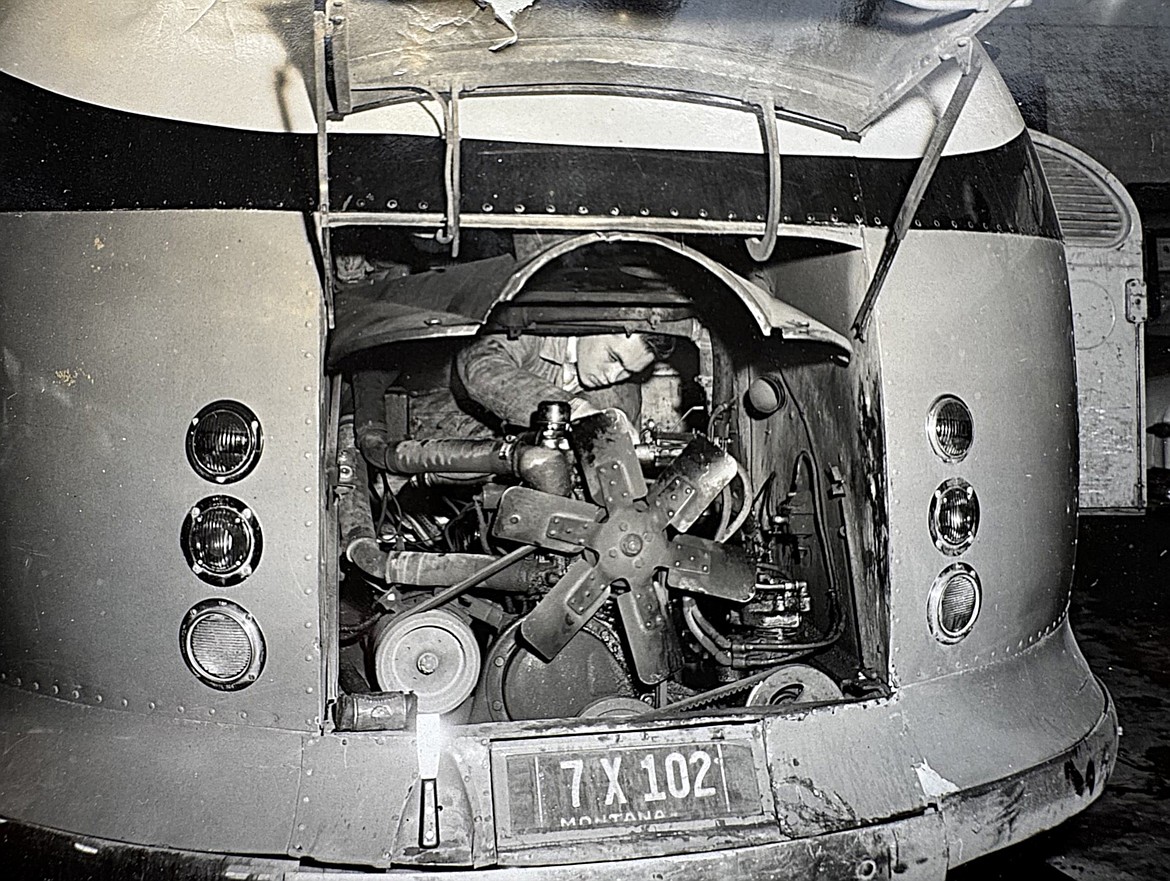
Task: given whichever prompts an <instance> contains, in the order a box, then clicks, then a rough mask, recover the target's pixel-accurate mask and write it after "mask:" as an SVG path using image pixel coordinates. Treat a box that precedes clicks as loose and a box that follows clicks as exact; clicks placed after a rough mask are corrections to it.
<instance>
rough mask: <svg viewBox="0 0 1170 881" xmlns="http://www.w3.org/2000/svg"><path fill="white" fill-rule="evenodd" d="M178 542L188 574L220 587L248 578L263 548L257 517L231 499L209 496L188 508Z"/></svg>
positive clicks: (244, 506) (241, 504)
mask: <svg viewBox="0 0 1170 881" xmlns="http://www.w3.org/2000/svg"><path fill="white" fill-rule="evenodd" d="M179 541H180V544H181V545H182V547H183V554H184V556H186V558H187V564H188V565H189V566H190V567H191V571H192V572H194V573H195V574H196V575H198V576H199V577H200V578H202V579H203V580H204V581H206V582H207V583H208V584H215V585H218V586H220V587H226V586H228V585H231V584H239V583H240V582H241V581H243V580H244V579H245V578H247V577H248V576H249V575H251V574H252V572H253V571H254V570H255V568H256V565H257V563H259V562H260V551H261V549H262V546H263V537H262V534H261V532H260V522H259V521H258V520H257V519H256V515H255V514H254V513H253V512H252V510H251V509H250V508H249V507H248V506H247V505H245V504H244V503H243V502H241V501H240V500H239V499H233V498H232V497H231V496H209V497H208V498H206V499H203V500H202V501H201V502H199V503H198V504H197V505H195V506H194V507H193V508H191V510H190V511H188V512H187V517H186V519H184V520H183V530H182V533H181V534H180V536H179Z"/></svg>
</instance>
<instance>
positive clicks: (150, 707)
mask: <svg viewBox="0 0 1170 881" xmlns="http://www.w3.org/2000/svg"><path fill="white" fill-rule="evenodd" d="M146 706H147V707H148V708H149V709H152V710H153V709H154V708H155V702H154V701H151V702H150V703H148V704H147V705H146Z"/></svg>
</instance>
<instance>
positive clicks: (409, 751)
mask: <svg viewBox="0 0 1170 881" xmlns="http://www.w3.org/2000/svg"><path fill="white" fill-rule="evenodd" d="M1008 5H1009V0H991V2H988V3H984V4H980V5H979V6H978V8H975V4H963V3H955V4H949V3H943V2H939V0H931V2H927V0H916V2H914V3H911V2H876V3H855V2H852V0H849V2H841V3H837V4H834V3H815V4H813V3H798V4H785V5H784V7H783V9H781V8H779V7H777V5H776V4H772V3H766V2H744V0H737V2H734V3H732V2H726V0H662V2H652V3H637V4H633V3H629V4H627V3H624V2H620V0H612V2H609V0H607V2H591V3H588V4H573V3H569V2H561V0H541V2H540V3H539V4H536V5H531V4H530V5H529V6H530V8H525V7H524V4H504V3H497V4H496V5H495V8H494V9H493V8H492V7H491V6H489V5H484V6H482V7H481V6H480V5H478V4H476V3H472V2H470V0H433V2H428V3H398V2H387V0H344V2H342V0H327V2H324V3H322V4H318V6H317V8H316V9H311V8H304V9H302V8H301V4H293V3H289V2H263V0H253V2H250V3H236V4H213V5H212V6H210V7H208V8H207V9H205V10H185V9H184V10H175V9H162V8H161V7H155V6H154V5H153V4H149V3H140V4H134V3H132V4H130V6H129V7H126V6H125V5H122V6H120V7H119V8H118V10H117V11H114V10H112V9H109V10H107V9H104V8H101V9H99V8H94V7H86V8H85V9H74V8H71V9H70V10H69V11H68V12H67V13H65V12H61V13H56V12H54V13H51V14H46V13H45V12H44V9H43V8H42V7H35V8H34V7H32V6H29V7H21V8H17V9H14V10H11V11H9V12H8V13H6V15H7V19H6V22H5V29H4V30H5V33H4V36H3V38H0V68H2V69H3V70H4V71H5V74H4V77H5V78H4V80H3V90H2V92H0V94H2V96H3V97H2V100H3V101H4V102H5V110H6V112H7V113H6V116H7V118H8V119H10V120H12V125H13V127H12V129H11V140H12V142H13V143H14V144H16V145H17V146H19V147H20V149H19V150H14V151H12V152H10V153H9V157H10V158H9V159H7V160H5V161H6V162H8V163H9V168H10V169H12V173H11V174H7V175H6V176H5V177H6V183H4V184H3V185H0V189H2V190H3V210H4V212H5V213H3V214H2V215H0V226H2V229H3V233H4V238H5V241H6V243H7V246H6V247H5V249H4V250H3V253H2V254H0V292H2V293H0V348H2V353H3V363H4V369H3V372H2V374H0V379H2V382H3V388H2V390H0V401H2V402H3V411H2V413H3V418H2V421H0V431H2V435H0V477H2V478H3V484H4V486H5V490H4V493H3V497H2V501H0V579H2V583H3V590H2V591H0V597H2V598H0V718H2V719H3V720H4V723H3V725H0V816H2V817H3V818H5V820H6V822H4V823H3V824H2V825H0V842H3V844H2V846H0V851H2V859H3V860H4V861H5V862H6V864H11V865H14V866H17V867H18V868H19V867H21V866H23V867H26V869H27V872H26V874H30V875H31V874H33V873H35V874H36V876H37V877H41V875H42V874H43V872H44V871H46V870H45V869H44V866H46V865H48V866H53V867H56V868H55V869H53V871H56V872H57V873H58V874H59V875H61V876H67V875H70V874H74V875H77V876H86V877H90V876H93V875H94V874H98V875H101V876H102V877H127V878H129V877H134V878H139V877H143V876H144V875H150V874H154V875H158V876H160V877H185V876H190V877H210V876H211V875H213V874H216V875H217V876H219V875H222V876H223V877H229V878H243V877H256V878H259V877H272V878H277V877H283V878H285V879H290V881H291V879H309V878H325V877H328V878H334V877H339V876H338V875H337V874H336V873H342V874H341V875H340V877H365V876H370V877H375V876H377V877H381V876H383V875H384V874H385V873H387V872H391V873H396V874H401V875H409V876H410V877H412V878H414V877H417V878H424V879H425V878H438V877H440V876H441V877H443V878H445V879H455V878H465V877H472V876H474V877H477V878H489V879H490V878H493V877H497V876H498V877H500V878H504V877H507V878H531V879H552V878H562V877H567V876H568V875H569V874H573V875H579V874H583V873H587V874H588V875H589V877H591V878H614V879H618V878H620V879H623V881H625V879H631V878H635V879H637V878H642V879H647V881H649V879H658V878H662V877H665V876H666V875H668V874H669V875H670V876H671V877H673V878H695V879H698V878H707V877H711V876H713V875H715V874H718V875H719V876H720V877H726V878H741V877H742V878H755V877H792V878H804V877H809V878H812V877H817V878H842V879H844V878H849V879H854V878H860V879H869V878H878V877H882V878H892V877H899V878H906V879H911V878H914V879H919V878H922V879H925V878H942V877H944V876H945V874H946V872H947V870H948V869H949V868H951V867H953V866H956V865H960V864H962V863H965V862H968V861H970V860H972V859H974V858H976V857H978V856H980V855H982V854H986V853H989V852H991V851H994V850H997V849H999V848H1002V847H1005V846H1007V845H1010V844H1012V843H1013V842H1017V841H1020V840H1022V839H1024V838H1027V837H1028V836H1030V835H1033V834H1035V833H1037V832H1039V831H1041V830H1043V829H1046V828H1049V827H1051V826H1053V825H1055V824H1057V823H1059V822H1061V821H1062V820H1064V819H1065V818H1067V817H1070V816H1072V815H1074V814H1076V813H1077V812H1079V811H1081V810H1083V809H1084V808H1085V807H1086V806H1087V805H1088V804H1089V803H1090V802H1091V801H1092V800H1093V799H1094V798H1096V797H1097V796H1098V795H1099V794H1100V792H1101V790H1102V787H1103V786H1104V783H1105V780H1106V779H1107V777H1108V776H1109V773H1110V771H1111V769H1112V766H1113V762H1114V759H1115V756H1116V746H1117V736H1118V728H1117V719H1116V714H1115V712H1114V708H1113V705H1112V703H1111V700H1110V698H1109V695H1108V693H1107V692H1106V690H1105V689H1104V687H1103V686H1102V685H1101V684H1100V683H1099V682H1098V681H1097V680H1096V679H1095V678H1094V677H1093V675H1092V673H1091V671H1090V670H1089V668H1088V666H1087V665H1086V663H1085V660H1084V658H1083V657H1082V655H1081V653H1080V651H1079V649H1078V647H1077V644H1076V641H1075V640H1074V638H1073V635H1072V633H1071V631H1070V628H1069V623H1068V614H1067V612H1068V600H1069V590H1070V587H1071V583H1072V569H1073V557H1074V550H1075V541H1076V516H1077V473H1078V457H1077V445H1076V436H1077V395H1076V386H1075V372H1074V350H1073V341H1072V336H1071V331H1072V327H1073V322H1072V313H1071V309H1070V300H1069V285H1068V271H1067V267H1066V256H1065V249H1064V247H1063V245H1062V241H1061V233H1060V227H1059V224H1058V220H1057V215H1056V213H1055V211H1054V208H1053V203H1052V200H1051V197H1050V193H1049V189H1048V186H1047V184H1046V182H1045V177H1044V174H1043V173H1042V170H1041V167H1040V165H1039V162H1038V159H1037V156H1036V151H1035V149H1034V146H1033V143H1032V139H1031V137H1030V136H1029V133H1028V131H1027V130H1026V129H1025V128H1024V125H1023V122H1022V120H1021V118H1020V116H1019V113H1018V111H1017V109H1016V106H1015V104H1014V102H1013V100H1012V98H1011V95H1010V94H1009V92H1008V90H1007V88H1006V87H1005V86H1004V84H1003V82H1002V80H1001V79H1000V77H999V75H998V74H997V72H996V71H995V69H994V67H993V66H992V65H991V63H990V62H989V60H988V59H987V57H986V55H985V53H984V51H983V49H982V48H981V46H980V45H979V43H978V41H977V39H976V33H977V32H978V30H979V28H980V27H982V26H983V25H984V24H986V23H987V22H988V21H990V20H991V19H992V18H993V17H995V16H996V15H998V14H999V13H1000V12H1002V11H1003V10H1004V9H1005V8H1006V7H1007V6H1008ZM517 6H519V7H522V8H520V9H517V8H516V7H517ZM919 7H923V8H919ZM50 35H52V36H54V38H55V39H54V40H53V42H52V43H51V44H50V43H48V42H46V41H47V39H48V37H49V36H50ZM46 45H52V46H54V47H59V50H58V49H55V50H54V51H53V52H48V51H46V50H45V46H46ZM74 47H78V48H74ZM81 47H84V48H81ZM78 53H80V54H82V55H83V56H84V57H85V58H87V59H90V60H91V63H90V64H88V65H79V64H78V63H77V57H78ZM647 331H653V332H657V333H663V334H667V335H670V336H673V337H675V338H676V339H677V340H678V343H677V345H676V347H675V351H674V354H673V355H672V356H671V358H670V359H669V360H668V361H666V362H664V363H662V364H660V365H659V366H658V367H656V368H655V370H654V371H653V375H651V376H649V377H648V378H647V379H646V381H645V383H644V385H643V387H642V401H643V405H642V414H641V419H640V420H638V421H637V422H635V423H633V424H632V425H631V426H630V428H631V429H632V431H633V434H634V435H635V436H633V437H631V434H630V431H628V430H627V427H626V422H627V421H628V420H627V419H626V417H625V416H623V415H622V414H621V412H620V411H617V410H606V411H603V412H601V413H599V414H593V415H589V416H586V417H584V418H583V419H580V420H577V421H573V422H570V421H569V420H568V419H567V418H566V414H565V412H564V410H563V409H562V408H558V407H556V406H550V407H543V408H541V410H540V412H539V416H538V418H537V419H535V420H534V421H533V423H532V424H531V425H530V426H528V427H527V428H526V429H524V430H520V431H516V432H514V433H512V434H508V435H502V434H501V435H492V434H491V433H490V432H488V431H486V430H485V431H484V432H482V433H477V434H475V435H474V436H473V435H470V434H468V435H459V436H451V435H449V434H444V430H443V427H442V426H436V425H433V424H426V423H425V421H420V420H419V419H418V418H417V417H418V412H419V411H418V408H419V406H420V405H419V401H420V400H422V399H423V398H424V397H425V396H426V395H428V394H432V393H434V392H436V391H442V390H445V389H447V388H449V385H445V383H449V381H450V380H449V370H450V364H451V359H452V357H453V356H454V355H455V353H456V352H457V351H459V350H460V349H461V348H462V347H463V346H465V345H466V344H467V343H468V342H469V341H471V340H473V339H478V338H483V337H486V336H490V335H500V336H502V337H504V338H509V339H524V338H525V337H526V336H529V335H539V336H543V337H548V338H554V339H555V338H558V337H562V336H564V335H572V336H575V337H587V336H589V335H593V334H598V333H617V332H621V333H625V334H631V333H640V332H647ZM412 414H414V416H415V417H416V418H413V419H412ZM485 426H486V423H485ZM522 428H523V427H522ZM534 463H535V464H534Z"/></svg>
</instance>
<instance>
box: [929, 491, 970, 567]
mask: <svg viewBox="0 0 1170 881" xmlns="http://www.w3.org/2000/svg"><path fill="white" fill-rule="evenodd" d="M956 492H958V493H962V494H963V495H965V496H966V497H967V499H968V500H969V501H970V503H971V504H972V505H973V506H974V511H973V514H972V516H971V529H970V532H969V533H968V534H967V535H965V536H964V537H963V538H962V539H960V540H959V541H953V540H952V539H951V538H950V537H949V536H948V535H946V532H947V530H946V529H945V528H944V524H943V522H942V518H943V514H944V512H945V510H946V507H945V506H946V499H947V497H948V496H949V495H951V494H952V493H956ZM979 520H980V508H979V495H978V494H977V493H976V492H975V487H973V486H972V485H971V484H970V483H968V482H967V481H966V480H963V478H961V477H952V478H950V479H948V480H944V481H943V482H942V483H941V484H939V486H938V488H937V489H936V490H935V491H934V495H933V496H932V497H931V499H930V512H929V514H928V517H927V522H928V523H929V524H930V537H931V539H932V540H933V541H934V546H935V547H936V548H938V549H939V550H940V551H942V552H943V553H944V554H946V555H947V556H949V557H957V556H958V555H959V554H961V553H963V552H964V551H965V550H967V549H968V548H969V547H971V545H972V544H973V543H974V542H975V537H976V536H977V535H978V534H979Z"/></svg>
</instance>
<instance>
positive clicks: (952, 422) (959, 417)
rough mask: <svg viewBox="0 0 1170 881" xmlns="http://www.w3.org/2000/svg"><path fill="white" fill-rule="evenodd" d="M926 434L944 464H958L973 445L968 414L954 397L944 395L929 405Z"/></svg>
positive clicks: (972, 432) (964, 407) (972, 434)
mask: <svg viewBox="0 0 1170 881" xmlns="http://www.w3.org/2000/svg"><path fill="white" fill-rule="evenodd" d="M926 431H927V435H928V436H929V437H930V445H931V447H933V448H934V452H935V455H937V456H938V457H939V458H940V459H942V460H943V461H944V462H952V463H953V462H961V461H962V460H963V459H964V458H966V456H967V451H968V450H970V449H971V444H972V443H974V441H975V423H974V421H973V420H972V418H971V411H970V410H969V409H968V408H967V405H966V404H964V403H963V402H962V401H961V400H959V399H958V398H956V397H954V396H953V395H945V396H944V397H941V398H939V399H938V400H937V401H935V402H934V404H932V405H931V407H930V413H929V414H928V415H927V418H926Z"/></svg>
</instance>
